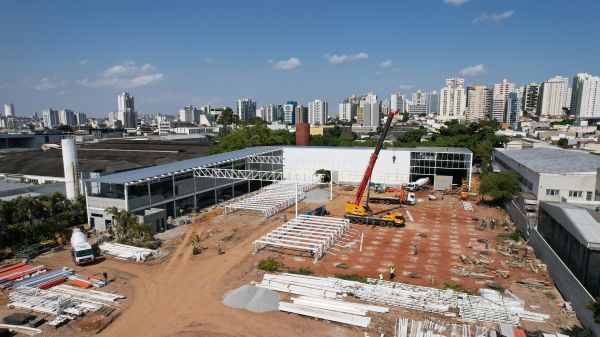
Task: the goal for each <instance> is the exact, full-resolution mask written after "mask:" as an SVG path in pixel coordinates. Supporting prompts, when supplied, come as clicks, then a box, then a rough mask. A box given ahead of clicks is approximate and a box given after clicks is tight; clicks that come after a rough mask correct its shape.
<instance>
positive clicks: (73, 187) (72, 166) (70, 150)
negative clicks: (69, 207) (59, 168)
mask: <svg viewBox="0 0 600 337" xmlns="http://www.w3.org/2000/svg"><path fill="white" fill-rule="evenodd" d="M61 147H62V157H63V167H64V169H65V187H66V190H67V199H69V200H74V199H75V198H77V197H78V196H79V165H78V163H77V147H76V146H75V139H73V138H64V139H62V140H61Z"/></svg>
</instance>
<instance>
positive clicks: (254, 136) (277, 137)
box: [206, 125, 295, 154]
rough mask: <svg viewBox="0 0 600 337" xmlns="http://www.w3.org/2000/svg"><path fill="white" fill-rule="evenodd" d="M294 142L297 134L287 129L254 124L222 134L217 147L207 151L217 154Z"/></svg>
mask: <svg viewBox="0 0 600 337" xmlns="http://www.w3.org/2000/svg"><path fill="white" fill-rule="evenodd" d="M294 143H295V134H293V133H290V132H288V131H287V130H278V131H273V130H271V129H269V128H268V127H267V126H265V125H254V126H247V127H243V128H241V129H239V130H235V131H232V132H229V133H226V134H224V135H222V136H220V137H219V144H218V145H217V147H216V148H213V149H211V150H209V151H207V152H206V153H207V154H216V153H223V152H229V151H235V150H240V149H245V148H247V147H252V146H263V145H293V144H294Z"/></svg>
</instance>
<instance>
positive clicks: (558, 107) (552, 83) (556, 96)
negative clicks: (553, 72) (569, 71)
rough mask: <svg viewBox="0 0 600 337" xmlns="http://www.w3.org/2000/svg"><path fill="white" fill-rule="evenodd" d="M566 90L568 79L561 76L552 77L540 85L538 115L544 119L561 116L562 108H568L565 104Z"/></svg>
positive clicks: (567, 104)
mask: <svg viewBox="0 0 600 337" xmlns="http://www.w3.org/2000/svg"><path fill="white" fill-rule="evenodd" d="M568 88H569V79H567V78H566V77H561V76H554V77H552V78H549V79H548V80H547V81H545V82H544V83H542V86H541V87H540V98H539V105H538V115H539V116H545V117H547V116H560V115H562V114H563V108H565V107H568V106H569V103H567V91H568Z"/></svg>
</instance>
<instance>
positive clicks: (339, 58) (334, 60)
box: [323, 52, 369, 64]
mask: <svg viewBox="0 0 600 337" xmlns="http://www.w3.org/2000/svg"><path fill="white" fill-rule="evenodd" d="M323 57H324V58H325V59H326V60H327V62H329V63H330V64H338V63H344V62H347V61H359V60H366V59H368V58H369V54H367V53H365V52H360V53H357V54H352V55H346V54H342V55H335V54H333V55H330V54H325V55H323Z"/></svg>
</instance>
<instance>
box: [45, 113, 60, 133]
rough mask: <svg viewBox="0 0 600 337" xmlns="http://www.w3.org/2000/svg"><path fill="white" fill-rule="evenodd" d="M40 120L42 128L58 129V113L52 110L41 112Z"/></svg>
mask: <svg viewBox="0 0 600 337" xmlns="http://www.w3.org/2000/svg"><path fill="white" fill-rule="evenodd" d="M42 120H43V123H44V127H47V128H49V129H52V128H55V127H58V126H59V125H60V120H59V117H58V111H56V110H54V109H52V108H49V109H44V110H42Z"/></svg>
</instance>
